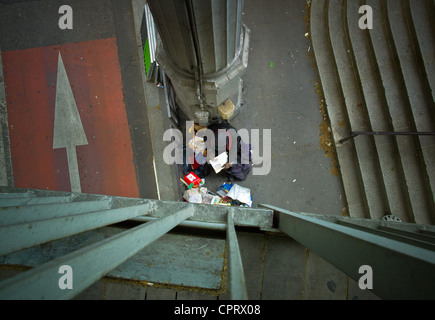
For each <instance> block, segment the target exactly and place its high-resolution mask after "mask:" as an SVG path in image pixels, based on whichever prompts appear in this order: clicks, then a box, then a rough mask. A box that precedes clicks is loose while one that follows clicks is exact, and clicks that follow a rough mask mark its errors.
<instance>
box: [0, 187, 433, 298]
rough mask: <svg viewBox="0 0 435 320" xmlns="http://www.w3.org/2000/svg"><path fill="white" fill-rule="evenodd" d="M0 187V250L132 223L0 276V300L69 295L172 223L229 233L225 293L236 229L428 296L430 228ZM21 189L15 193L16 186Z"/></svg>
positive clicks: (232, 281)
mask: <svg viewBox="0 0 435 320" xmlns="http://www.w3.org/2000/svg"><path fill="white" fill-rule="evenodd" d="M8 190H9V189H7V188H4V187H0V211H1V212H0V256H4V255H7V254H10V253H13V252H21V250H23V249H26V248H32V247H34V246H36V245H39V244H45V243H48V242H50V241H53V240H55V239H61V238H65V237H68V236H71V235H76V234H78V233H81V232H84V231H86V230H93V229H96V228H100V227H103V226H108V225H112V224H114V223H117V222H122V221H135V222H138V223H139V224H138V225H137V226H135V227H133V228H130V229H127V230H126V231H122V232H120V233H118V234H116V235H112V236H110V237H108V238H106V239H104V240H100V241H97V242H95V243H93V244H91V245H87V246H84V247H81V248H79V249H77V250H74V251H72V252H69V253H67V254H65V255H63V256H60V257H56V258H54V259H52V260H50V261H48V262H45V263H42V264H40V265H37V266H35V267H34V268H32V269H30V270H28V271H26V272H23V273H21V274H19V275H17V276H14V277H12V278H9V279H6V280H4V281H2V282H0V299H68V298H72V297H74V296H75V295H77V294H78V293H80V292H82V291H83V290H84V289H86V288H87V287H89V286H90V285H91V284H93V283H94V282H96V281H98V280H99V279H101V278H102V277H103V276H105V275H107V274H108V273H109V272H110V271H111V270H113V269H115V268H117V267H118V266H119V265H121V264H122V263H124V262H125V261H126V260H127V259H129V258H131V257H132V256H134V255H135V254H137V253H138V252H139V251H141V250H142V249H144V248H145V247H146V246H148V245H149V244H151V243H152V242H154V241H155V240H157V239H159V238H160V237H162V236H163V235H165V234H166V233H168V232H169V231H171V230H172V229H173V228H174V227H176V226H187V227H193V228H200V229H209V230H215V231H216V230H218V231H226V246H227V250H226V252H227V253H226V255H227V262H228V280H229V285H228V288H229V294H230V297H231V298H232V299H237V300H245V299H248V298H249V297H248V294H247V289H246V280H245V275H244V272H245V270H244V268H243V262H242V259H241V255H240V249H239V245H238V240H237V233H236V227H240V226H248V227H256V228H259V229H260V230H263V231H270V232H281V233H285V234H287V235H288V236H289V237H291V238H293V239H294V240H296V241H297V242H299V243H300V244H302V245H303V246H305V247H306V248H308V249H309V250H311V251H313V252H314V253H316V254H317V255H319V256H320V257H322V258H324V259H325V260H326V261H328V262H329V263H331V264H332V265H334V266H335V267H337V268H338V269H339V270H341V271H343V272H344V273H345V274H347V275H348V276H349V277H350V278H352V279H354V280H356V281H358V280H359V279H360V278H361V274H360V269H361V267H362V266H368V267H370V268H371V270H372V272H373V288H372V289H371V291H372V292H373V293H375V294H376V295H377V296H379V297H380V298H383V299H435V287H434V286H433V284H434V283H435V227H434V226H420V225H415V224H409V223H402V222H392V221H374V220H367V219H352V218H346V217H332V216H323V215H315V214H304V213H295V212H290V211H287V210H284V209H280V208H277V207H273V206H270V205H261V207H262V209H252V208H237V207H223V206H213V205H197V204H187V203H182V202H164V201H158V200H144V199H129V198H125V199H124V198H117V197H106V196H95V195H83V194H68V193H64V194H62V193H58V192H51V193H50V192H48V193H47V192H44V191H37V190H33V191H32V190H18V189H11V190H10V191H8ZM18 191H21V192H18ZM62 266H69V267H71V268H72V269H74V290H60V289H59V272H58V270H59V268H60V267H62Z"/></svg>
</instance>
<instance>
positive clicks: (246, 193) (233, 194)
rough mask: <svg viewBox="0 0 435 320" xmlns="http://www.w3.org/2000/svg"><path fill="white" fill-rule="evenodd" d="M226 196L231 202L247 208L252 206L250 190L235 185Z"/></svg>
mask: <svg viewBox="0 0 435 320" xmlns="http://www.w3.org/2000/svg"><path fill="white" fill-rule="evenodd" d="M227 196H228V197H229V198H231V199H233V200H238V201H240V202H242V203H245V204H247V205H248V206H249V207H251V206H252V198H251V190H249V189H248V188H244V187H241V186H239V185H238V184H235V185H233V187H232V188H231V190H230V191H229V192H228V194H227Z"/></svg>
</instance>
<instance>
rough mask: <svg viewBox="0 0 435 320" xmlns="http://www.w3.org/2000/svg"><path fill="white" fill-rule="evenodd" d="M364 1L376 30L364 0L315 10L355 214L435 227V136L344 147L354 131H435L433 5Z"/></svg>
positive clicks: (318, 52) (323, 74) (316, 37)
mask: <svg viewBox="0 0 435 320" xmlns="http://www.w3.org/2000/svg"><path fill="white" fill-rule="evenodd" d="M364 3H365V4H367V5H369V6H370V7H372V9H373V19H374V21H373V22H374V24H373V29H372V30H368V29H365V30H362V29H360V27H359V24H358V22H359V19H360V18H361V17H362V15H361V14H359V8H360V5H362V2H361V3H360V2H357V1H351V0H313V1H312V5H311V19H310V26H311V40H312V44H313V50H314V55H315V58H316V63H317V67H318V69H319V75H320V80H321V84H322V87H323V93H324V96H325V102H326V105H327V109H328V115H329V117H330V119H331V128H332V131H333V133H334V139H335V142H336V147H337V155H338V161H339V163H340V167H341V173H342V178H343V184H344V188H345V192H346V197H347V201H348V203H349V208H348V209H349V213H350V215H351V216H352V217H362V216H366V217H371V218H372V219H376V220H379V219H381V218H382V217H383V216H384V215H388V214H394V215H396V216H397V217H399V218H400V219H401V220H402V221H406V222H416V223H419V224H434V223H435V209H434V208H435V206H434V199H435V193H434V191H435V136H418V137H417V136H358V137H355V138H354V139H352V140H348V141H347V142H345V143H343V144H341V143H339V141H340V140H341V139H342V138H345V137H348V136H349V135H350V133H351V132H355V131H376V132H393V131H396V132H401V131H409V132H434V131H435V127H434V126H435V117H434V114H435V105H434V99H433V90H432V89H433V85H434V79H433V77H434V75H435V73H434V72H433V68H434V64H433V62H434V61H433V60H434V57H435V55H434V47H435V42H434V41H432V42H430V40H431V39H434V37H435V30H434V28H433V27H432V24H431V22H432V21H431V20H430V16H431V15H432V16H433V13H434V12H435V7H434V3H433V1H430V0H428V1H414V0H407V1H397V0H367V1H365V2H364ZM428 42H430V43H428ZM358 188H359V190H358V191H357V190H356V189H358ZM356 204H358V205H356ZM364 211H365V212H364Z"/></svg>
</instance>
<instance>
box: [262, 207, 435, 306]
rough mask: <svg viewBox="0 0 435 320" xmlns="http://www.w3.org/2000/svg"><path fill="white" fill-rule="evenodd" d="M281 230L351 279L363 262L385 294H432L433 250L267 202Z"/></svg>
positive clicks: (392, 296)
mask: <svg viewBox="0 0 435 320" xmlns="http://www.w3.org/2000/svg"><path fill="white" fill-rule="evenodd" d="M264 207H266V208H269V209H272V210H274V211H275V212H278V213H279V229H280V230H281V231H282V232H284V233H286V234H287V235H289V236H290V237H291V238H293V239H294V240H296V241H298V242H299V243H301V244H302V245H303V246H305V247H306V248H308V249H310V250H312V251H313V252H314V253H316V254H317V255H319V256H320V257H322V258H324V259H325V260H326V261H328V262H329V263H331V264H332V265H334V266H335V267H336V268H338V269H340V270H341V271H343V272H344V273H345V274H347V275H348V276H349V277H351V278H352V279H354V280H355V281H357V282H358V281H359V280H360V278H361V277H362V276H363V274H360V273H359V269H360V267H361V266H370V267H371V268H372V270H373V289H372V290H371V291H373V293H375V294H376V295H377V296H379V297H381V298H383V299H435V287H434V285H433V284H434V283H435V251H433V250H429V249H427V248H422V247H420V246H416V245H412V244H409V243H405V242H402V241H398V240H396V239H391V238H386V237H383V236H380V235H377V234H373V233H371V232H368V231H363V230H358V229H355V228H353V227H351V226H350V225H349V224H347V225H346V226H344V225H340V224H337V223H334V222H331V221H326V220H324V219H317V218H315V217H314V216H313V215H303V214H300V213H294V212H290V211H287V210H284V209H280V208H276V207H273V206H269V205H264Z"/></svg>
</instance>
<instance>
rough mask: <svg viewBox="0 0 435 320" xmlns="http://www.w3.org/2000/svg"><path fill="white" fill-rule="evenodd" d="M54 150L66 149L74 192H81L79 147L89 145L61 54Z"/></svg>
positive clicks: (58, 72)
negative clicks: (78, 159)
mask: <svg viewBox="0 0 435 320" xmlns="http://www.w3.org/2000/svg"><path fill="white" fill-rule="evenodd" d="M57 66H58V67H57V85H56V104H55V114H54V134H53V149H59V148H66V153H67V158H68V168H69V177H70V182H71V191H72V192H81V185H80V174H79V167H78V162H77V150H76V147H77V146H83V145H87V144H88V139H87V138H86V134H85V130H84V129H83V124H82V121H81V119H80V115H79V112H78V110H77V104H76V101H75V99H74V95H73V92H72V89H71V85H70V82H69V79H68V75H67V73H66V70H65V65H64V64H63V60H62V56H61V54H60V52H59V58H58V64H57Z"/></svg>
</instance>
